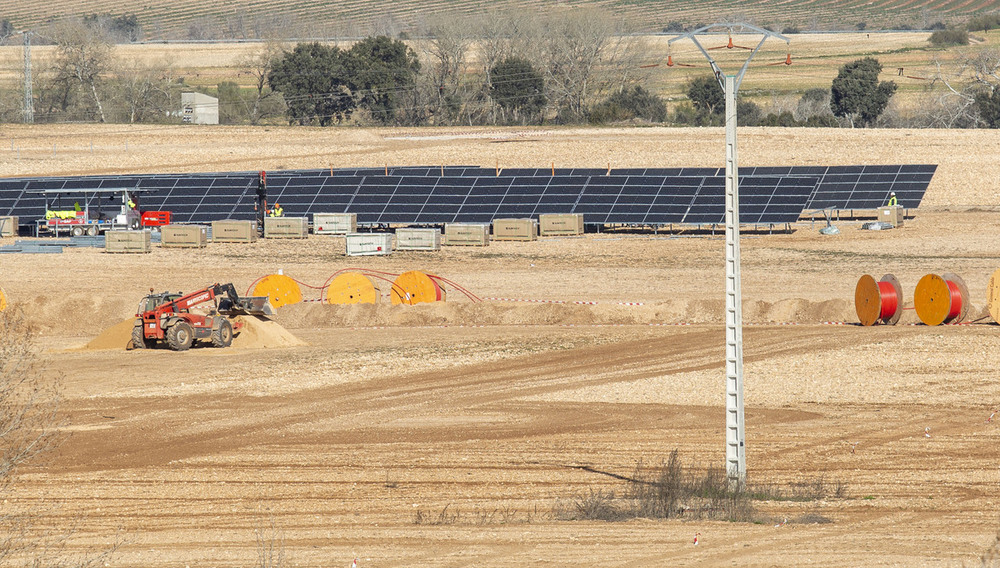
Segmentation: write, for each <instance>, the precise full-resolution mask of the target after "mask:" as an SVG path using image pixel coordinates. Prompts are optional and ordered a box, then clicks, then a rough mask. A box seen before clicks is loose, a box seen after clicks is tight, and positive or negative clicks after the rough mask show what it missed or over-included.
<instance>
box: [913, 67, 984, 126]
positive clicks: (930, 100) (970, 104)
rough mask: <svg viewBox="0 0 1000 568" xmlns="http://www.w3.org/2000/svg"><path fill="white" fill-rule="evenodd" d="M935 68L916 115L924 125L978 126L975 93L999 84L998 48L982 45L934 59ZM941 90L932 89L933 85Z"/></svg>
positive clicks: (978, 119) (979, 120)
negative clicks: (982, 47) (943, 58)
mask: <svg viewBox="0 0 1000 568" xmlns="http://www.w3.org/2000/svg"><path fill="white" fill-rule="evenodd" d="M934 65H935V68H936V70H935V72H934V74H933V75H932V77H931V82H930V83H929V86H928V94H927V96H926V97H925V104H924V105H921V107H920V108H921V112H920V115H921V116H922V117H923V120H924V123H925V124H926V126H933V127H939V128H968V127H975V126H981V125H983V124H984V122H983V121H982V119H981V117H980V115H979V110H978V108H977V105H976V95H977V94H980V93H984V92H985V93H993V92H994V91H995V90H996V89H998V88H1000V49H996V48H992V49H982V50H978V51H976V52H974V53H972V54H962V55H959V56H958V57H957V58H955V59H953V60H951V61H942V60H940V59H935V60H934ZM937 84H941V85H943V86H944V89H945V90H944V91H943V92H938V91H935V88H936V85H937Z"/></svg>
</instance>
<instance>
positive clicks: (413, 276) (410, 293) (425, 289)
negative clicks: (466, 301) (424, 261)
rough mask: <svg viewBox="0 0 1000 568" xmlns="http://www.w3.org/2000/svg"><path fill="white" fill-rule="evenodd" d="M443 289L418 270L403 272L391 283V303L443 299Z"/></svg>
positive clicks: (409, 304) (438, 300)
mask: <svg viewBox="0 0 1000 568" xmlns="http://www.w3.org/2000/svg"><path fill="white" fill-rule="evenodd" d="M445 297H446V292H445V289H444V288H442V287H441V286H439V285H438V283H437V282H436V281H434V279H433V278H431V277H430V276H427V275H426V274H424V273H423V272H420V271H419V270H411V271H409V272H404V273H402V274H400V275H399V276H398V277H396V280H394V281H393V283H392V293H391V294H390V298H391V299H392V305H394V306H395V305H397V304H404V305H408V306H412V305H413V304H419V303H422V302H443V301H445Z"/></svg>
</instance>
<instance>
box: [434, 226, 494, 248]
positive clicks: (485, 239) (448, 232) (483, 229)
mask: <svg viewBox="0 0 1000 568" xmlns="http://www.w3.org/2000/svg"><path fill="white" fill-rule="evenodd" d="M444 244H446V245H451V246H456V245H457V246H468V247H485V246H487V245H489V244H490V226H489V225H488V224H479V223H446V224H445V226H444Z"/></svg>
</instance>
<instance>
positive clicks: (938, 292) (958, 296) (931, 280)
mask: <svg viewBox="0 0 1000 568" xmlns="http://www.w3.org/2000/svg"><path fill="white" fill-rule="evenodd" d="M913 307H914V308H915V309H916V310H917V317H919V318H920V321H922V322H924V324H925V325H941V324H943V323H960V322H961V321H962V320H964V319H965V316H967V315H968V314H969V288H968V287H967V286H966V285H965V281H963V280H962V279H961V278H960V277H959V276H958V275H957V274H952V273H950V272H945V273H944V274H942V275H941V276H938V275H937V274H928V275H926V276H924V277H923V278H921V279H920V281H919V282H917V289H916V290H914V292H913Z"/></svg>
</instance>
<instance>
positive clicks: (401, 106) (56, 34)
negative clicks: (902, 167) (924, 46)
mask: <svg viewBox="0 0 1000 568" xmlns="http://www.w3.org/2000/svg"><path fill="white" fill-rule="evenodd" d="M601 16H602V14H599V13H597V12H589V11H579V12H570V13H568V16H567V17H564V18H559V19H551V20H538V19H531V18H528V17H525V16H521V15H512V14H509V13H501V12H493V13H491V14H490V15H489V16H488V17H486V18H483V19H481V20H480V21H479V22H478V23H477V24H476V25H473V24H472V23H470V22H469V21H467V20H461V19H442V20H441V21H440V22H438V24H437V25H435V26H432V27H430V28H429V33H430V35H431V37H430V38H429V39H427V40H423V41H420V42H410V43H406V42H404V41H402V40H399V39H392V38H390V37H387V36H376V37H370V38H367V39H364V40H362V41H359V42H357V43H355V44H354V45H353V46H351V47H350V48H346V49H345V48H340V47H337V46H330V45H325V44H319V43H306V44H299V45H297V46H294V47H293V48H291V49H289V48H288V47H286V46H284V45H283V44H280V43H267V44H262V47H261V49H260V50H259V51H257V52H256V53H255V54H254V55H252V56H248V57H246V58H245V59H244V60H243V61H241V62H240V63H239V67H240V68H241V72H240V74H241V75H244V76H249V77H251V78H252V84H251V85H250V86H247V85H246V83H245V82H244V84H243V85H242V86H241V85H237V84H236V83H234V82H225V83H222V84H220V85H218V86H217V88H214V89H209V90H207V91H206V92H208V94H212V95H217V96H218V97H219V99H220V118H221V120H222V122H223V123H234V124H235V123H242V124H245V123H250V124H258V123H261V122H275V121H277V120H286V121H288V122H290V123H293V124H303V125H306V124H317V125H331V124H337V123H343V122H346V121H351V122H352V123H360V124H364V123H376V124H398V125H422V124H433V125H445V124H538V123H542V122H547V123H551V122H556V123H574V122H593V123H609V122H628V121H635V120H641V121H647V122H658V123H659V122H674V123H678V124H693V125H709V124H721V121H722V116H721V115H722V109H721V98H722V95H721V90H720V89H719V87H718V84H717V82H716V81H715V79H714V78H713V77H709V76H706V77H702V78H698V79H696V80H694V81H693V82H691V83H690V85H689V87H688V88H687V95H688V101H687V102H678V103H675V104H673V105H672V109H671V110H672V112H670V113H668V112H667V105H666V102H665V101H664V100H663V99H662V98H661V97H659V96H658V95H657V94H655V93H654V92H652V91H651V90H650V89H648V88H647V87H646V83H647V82H648V80H649V77H648V75H647V74H648V72H649V71H648V70H646V69H643V68H642V66H641V65H640V63H641V61H640V60H639V54H641V53H642V51H643V45H642V40H641V39H638V38H636V37H634V36H630V35H628V34H626V33H624V32H627V31H628V30H627V29H625V28H622V27H621V25H620V24H616V23H615V22H614V21H613V20H612V19H610V18H606V17H601ZM128 29H129V22H128V21H115V20H107V19H102V18H97V17H95V18H89V19H83V20H78V21H75V22H69V21H66V22H62V23H60V25H59V26H55V25H53V27H52V28H50V30H49V31H48V33H49V36H48V37H49V39H51V40H52V41H54V42H55V43H56V56H55V57H54V58H53V59H52V60H51V65H50V66H49V67H47V68H44V69H40V70H39V72H37V73H36V77H37V78H38V79H37V80H36V82H35V94H36V100H35V105H34V106H35V116H36V120H39V121H67V120H75V121H97V122H171V121H179V120H180V117H179V116H178V110H179V106H180V105H179V93H180V92H181V91H182V90H189V87H187V86H186V85H185V83H184V79H183V78H182V77H178V76H177V73H176V71H175V70H174V69H173V67H172V66H171V65H170V64H169V63H167V62H165V61H164V62H157V63H138V62H136V61H129V60H125V59H122V58H119V57H117V56H116V54H115V49H116V48H115V45H114V34H115V33H121V32H122V30H128ZM114 30H117V31H114ZM938 65H939V69H940V71H939V73H937V75H936V76H935V77H933V81H931V82H929V83H928V88H927V90H926V94H925V95H924V96H923V99H924V100H923V101H922V104H921V105H920V109H919V111H918V112H917V113H916V114H915V115H913V116H911V117H908V118H905V119H904V118H903V117H901V116H900V115H899V114H898V113H897V114H892V113H889V114H888V115H887V114H886V113H885V112H884V111H886V109H887V108H889V109H890V110H891V105H890V100H891V98H892V96H893V94H894V92H895V85H894V84H893V83H892V82H890V81H881V82H880V81H879V80H878V79H879V76H880V74H881V71H882V67H881V65H880V64H879V63H878V61H876V60H874V59H870V58H869V59H863V60H858V61H856V62H852V63H849V64H847V65H844V66H843V67H842V68H841V70H840V73H839V74H838V76H837V78H836V79H835V80H834V81H833V83H832V85H831V88H830V89H829V90H826V89H811V90H809V91H807V92H805V93H804V94H803V95H802V96H801V97H800V98H798V99H797V100H791V101H789V100H788V99H789V97H787V96H784V97H778V96H776V97H773V98H772V101H771V104H770V105H769V106H768V108H767V109H766V111H765V109H763V108H761V107H760V106H759V105H758V104H756V103H753V102H750V101H741V102H740V111H739V112H740V123H741V124H743V125H758V124H759V125H811V126H838V125H839V126H873V125H895V126H940V127H975V126H986V127H997V126H1000V94H997V92H996V91H997V87H998V86H1000V78H998V77H1000V50H997V49H984V50H979V51H977V52H975V53H974V54H973V55H971V56H969V55H962V56H960V58H958V59H956V60H954V61H951V62H945V61H940V62H938ZM755 95H756V100H757V101H760V100H761V98H760V93H755ZM21 109H22V101H21V100H20V92H19V91H13V92H11V93H10V96H6V97H0V119H2V120H6V121H17V120H19V119H20V118H21Z"/></svg>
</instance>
